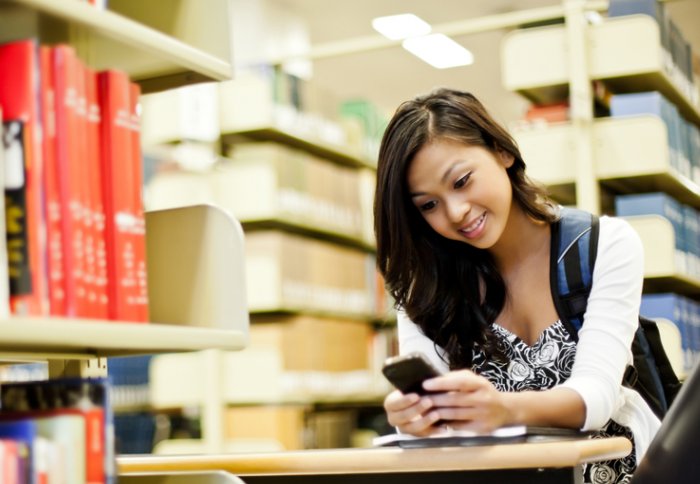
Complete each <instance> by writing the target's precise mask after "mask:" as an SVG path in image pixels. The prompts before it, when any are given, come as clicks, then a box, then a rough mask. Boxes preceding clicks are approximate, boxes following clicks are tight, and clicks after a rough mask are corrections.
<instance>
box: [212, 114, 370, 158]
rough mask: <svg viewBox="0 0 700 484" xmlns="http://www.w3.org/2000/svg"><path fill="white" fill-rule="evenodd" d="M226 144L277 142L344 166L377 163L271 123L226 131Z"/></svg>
mask: <svg viewBox="0 0 700 484" xmlns="http://www.w3.org/2000/svg"><path fill="white" fill-rule="evenodd" d="M222 138H223V140H224V142H226V143H231V142H235V140H236V139H237V138H249V139H253V140H257V141H276V142H278V143H282V144H285V145H288V146H292V147H294V148H299V149H302V150H304V151H307V152H309V153H312V154H314V155H316V156H319V157H321V158H324V159H327V160H330V161H334V162H336V163H340V164H343V165H348V166H354V167H364V168H376V166H377V163H376V161H374V160H370V159H369V158H367V157H364V156H363V155H361V154H360V153H356V152H354V151H352V150H350V149H347V148H345V147H343V146H339V145H335V144H332V143H328V142H325V141H322V140H320V139H317V138H313V137H310V136H306V135H303V134H300V133H295V132H294V131H293V127H291V126H290V127H283V126H281V125H280V124H279V123H276V122H274V121H270V123H269V124H265V125H258V126H251V127H249V128H243V129H240V130H236V131H226V132H224V133H223V135H222Z"/></svg>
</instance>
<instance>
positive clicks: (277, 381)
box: [145, 73, 389, 453]
mask: <svg viewBox="0 0 700 484" xmlns="http://www.w3.org/2000/svg"><path fill="white" fill-rule="evenodd" d="M269 80H270V79H269V78H268V77H265V76H264V75H263V76H258V75H253V74H251V73H243V74H241V77H240V78H237V79H235V80H233V81H227V82H224V83H221V84H219V86H218V88H219V89H218V93H217V99H218V101H217V103H218V104H217V106H218V109H217V110H218V111H219V123H218V124H219V129H220V131H221V137H220V139H219V143H220V144H221V145H222V146H221V152H223V153H225V154H226V158H219V159H218V160H217V162H216V163H215V164H214V165H213V166H212V167H211V168H209V169H201V170H186V169H184V170H183V169H176V168H173V169H172V170H170V171H167V170H163V171H162V172H159V173H158V175H157V176H156V177H154V179H153V180H152V183H151V184H150V185H149V186H148V196H149V200H150V201H151V202H152V203H154V204H155V205H154V206H169V205H171V204H172V205H174V204H178V203H193V202H196V201H201V200H211V201H213V202H214V203H216V204H218V205H220V206H222V207H224V208H226V209H228V210H230V212H231V213H232V214H234V215H235V217H236V218H237V219H238V220H239V221H240V222H241V224H242V225H243V228H244V230H245V231H246V274H247V284H248V287H247V289H248V295H249V297H248V308H249V311H250V313H251V320H252V323H253V324H252V328H251V344H250V346H249V347H248V348H246V350H245V351H243V352H238V353H229V352H221V353H220V354H219V355H218V356H216V357H214V356H207V355H203V354H182V355H178V354H171V355H160V356H158V357H156V358H154V359H153V361H152V364H151V382H152V383H151V385H152V403H153V406H154V407H155V408H158V409H183V408H199V409H201V408H203V407H204V406H205V405H206V404H207V402H212V401H218V402H219V405H220V407H219V408H220V410H222V411H223V412H225V418H226V417H228V415H230V413H231V411H232V410H233V411H234V412H235V411H236V410H237V409H240V408H242V407H246V408H253V407H256V408H261V409H262V408H264V409H270V408H280V409H288V408H290V407H304V408H310V409H311V410H312V411H313V409H314V406H318V405H324V406H329V407H333V408H336V407H344V406H348V405H352V406H357V407H359V406H365V407H369V406H371V407H372V408H378V407H379V406H380V404H381V401H382V399H383V397H384V396H385V395H386V393H388V391H389V387H388V384H386V382H385V381H384V380H383V378H382V377H381V374H380V373H379V369H378V368H376V367H372V368H368V363H367V361H368V360H371V361H375V360H378V358H375V357H371V358H366V357H365V356H366V355H368V352H370V350H368V346H369V345H370V342H369V340H370V338H371V334H372V332H373V331H374V328H373V324H374V323H378V322H379V321H380V319H381V317H380V316H379V315H378V314H377V311H376V310H374V308H375V306H376V305H375V303H374V301H373V298H375V297H376V296H375V295H374V285H375V284H376V282H375V281H374V279H375V277H376V275H375V272H374V259H373V255H372V254H373V250H374V246H373V230H372V228H371V224H370V223H369V221H370V220H371V210H372V202H373V200H372V199H373V196H372V191H373V188H374V168H373V167H372V165H373V163H372V162H371V161H369V159H368V157H367V156H365V155H362V154H361V153H360V151H361V148H360V147H359V146H358V144H359V143H355V144H352V145H351V144H350V143H344V142H341V140H342V139H343V136H338V132H337V130H338V127H337V125H335V126H332V127H330V129H324V128H328V125H327V124H326V120H325V119H324V118H322V117H321V116H319V115H318V114H315V113H314V114H312V113H307V112H299V111H296V109H297V108H292V107H291V106H287V105H284V104H281V103H280V102H279V101H276V100H275V97H274V95H273V90H272V89H271V84H273V83H270V82H269ZM184 94H185V93H184V92H183V95H184ZM170 95H171V93H167V94H166V95H165V96H164V95H162V94H156V95H154V96H149V97H148V98H149V99H147V102H146V103H145V107H146V108H148V106H153V107H158V106H165V107H164V109H165V110H166V111H168V112H169V113H172V114H171V115H170V116H168V118H167V119H164V120H163V121H162V122H161V121H159V120H158V119H157V118H158V117H151V119H150V120H149V121H147V122H146V123H145V124H146V125H148V126H152V127H146V131H147V132H148V133H150V134H149V135H147V142H148V143H149V144H151V146H152V149H153V150H154V152H155V151H156V150H157V149H162V147H163V144H165V145H166V147H167V149H177V147H179V146H182V145H183V144H184V143H188V142H190V143H191V142H193V141H192V139H193V138H192V137H188V133H187V130H186V129H185V128H183V127H182V125H181V124H178V123H177V122H172V121H173V120H174V119H178V118H182V117H185V115H184V112H183V111H184V110H186V109H187V107H186V106H188V105H189V102H188V101H180V100H178V99H176V98H175V96H173V97H172V98H171V97H170ZM195 95H196V94H195ZM166 97H167V98H168V100H169V101H172V102H169V101H168V100H166ZM178 102H181V103H182V104H181V105H178ZM166 104H169V105H167V106H166ZM202 105H203V106H204V105H205V103H202ZM204 111H208V110H206V109H199V108H194V109H193V112H195V113H200V112H204ZM212 111H213V110H212ZM147 117H149V115H148V111H146V113H145V118H147ZM295 121H296V122H295ZM203 122H205V121H203ZM329 124H333V123H329ZM348 141H357V140H356V139H353V140H349V139H348ZM202 142H203V145H209V143H210V141H209V140H208V139H207V140H204V139H203V140H202ZM166 159H167V158H166ZM183 196H184V200H183ZM297 325H308V326H305V328H306V330H305V332H304V331H300V330H297V329H294V330H293V329H289V328H290V327H296V326H297ZM271 326H275V327H276V328H275V329H274V330H273V329H271ZM341 326H344V328H341ZM331 327H332V328H333V329H329V328H331ZM263 328H264V329H263ZM266 331H269V333H266V334H267V336H264V337H263V336H261V334H262V333H263V332H266ZM302 333H303V334H304V336H303V338H302V337H301V334H302ZM341 333H342V334H343V335H344V336H339V335H340V334H341ZM308 335H314V337H312V338H309V336H308ZM292 340H293V341H294V343H290V342H289V341H292ZM331 346H332V347H333V348H335V350H327V349H326V348H327V347H331ZM319 347H323V350H320V349H319ZM343 347H345V349H344V348H343ZM348 348H352V349H351V350H348ZM330 353H333V355H330ZM289 355H294V356H291V357H290V356H289ZM339 355H346V357H340V356H339ZM341 359H342V360H344V361H345V363H343V364H340V363H338V360H341ZM381 359H382V360H383V358H381ZM331 360H332V361H333V362H331ZM351 361H352V363H350V362H351ZM207 365H216V366H217V368H216V372H218V374H219V375H221V376H222V380H221V381H220V382H218V383H217V382H215V381H212V382H211V383H213V384H214V385H215V388H211V387H209V386H206V385H202V384H201V382H199V381H198V380H197V375H199V374H202V373H210V372H211V371H210V370H197V371H192V370H191V369H192V368H205V367H206V368H208V366H207ZM250 368H255V369H256V370H255V372H254V373H253V372H251V371H249V369H250ZM212 371H213V370H212ZM175 381H177V382H180V383H181V382H184V381H187V382H188V383H187V384H186V385H179V384H178V385H174V384H173V382H175ZM182 388H187V389H188V390H187V391H186V392H183V391H182ZM225 418H224V419H222V420H221V422H222V423H221V426H222V427H223V426H224V422H225ZM251 418H252V417H251ZM257 418H259V419H261V420H262V419H263V418H264V417H263V416H262V415H257ZM215 432H216V433H207V432H202V438H201V439H196V440H187V441H175V440H170V441H163V442H160V443H159V444H158V445H157V447H156V449H155V452H157V453H183V452H201V451H207V452H217V451H219V452H220V451H229V450H231V449H235V448H240V447H241V446H242V445H243V443H242V442H243V441H242V440H241V439H239V438H238V437H236V438H234V439H231V438H223V439H222V438H221V433H220V431H219V430H217V431H215ZM178 440H179V439H178ZM297 440H299V439H297ZM250 445H251V446H252V448H255V444H254V443H251V444H250Z"/></svg>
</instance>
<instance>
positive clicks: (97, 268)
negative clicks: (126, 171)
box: [85, 68, 108, 319]
mask: <svg viewBox="0 0 700 484" xmlns="http://www.w3.org/2000/svg"><path fill="white" fill-rule="evenodd" d="M85 87H86V89H85V94H86V101H87V133H86V134H87V136H86V139H87V148H88V155H87V160H86V163H85V174H86V178H87V187H88V192H87V213H86V219H87V223H86V230H87V231H88V232H87V233H88V235H87V237H86V248H85V251H86V272H87V277H86V281H87V290H88V304H89V309H90V316H91V317H94V318H97V319H107V317H108V307H107V249H106V247H105V212H104V205H103V201H102V185H101V183H102V169H101V166H100V159H101V154H100V145H101V132H100V129H101V127H100V123H101V116H100V104H99V101H98V98H97V90H98V86H97V73H96V72H95V71H93V70H92V69H88V68H86V69H85Z"/></svg>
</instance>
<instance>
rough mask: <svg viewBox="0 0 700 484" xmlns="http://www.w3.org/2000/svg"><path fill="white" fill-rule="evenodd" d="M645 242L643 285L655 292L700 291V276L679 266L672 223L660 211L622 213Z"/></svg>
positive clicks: (685, 292)
mask: <svg viewBox="0 0 700 484" xmlns="http://www.w3.org/2000/svg"><path fill="white" fill-rule="evenodd" d="M625 220H627V221H628V222H629V223H630V225H632V227H633V228H634V229H635V230H636V231H637V233H638V234H639V237H640V238H641V239H642V245H643V246H644V288H645V290H646V291H648V290H654V292H678V293H681V294H687V293H697V292H698V291H700V280H698V279H697V278H695V277H693V276H691V275H689V274H688V273H687V271H686V270H685V269H684V268H683V267H680V266H681V263H679V256H678V252H677V250H676V239H675V236H674V232H673V226H672V225H671V222H669V221H668V220H667V219H665V218H664V217H661V216H659V215H644V216H634V217H625Z"/></svg>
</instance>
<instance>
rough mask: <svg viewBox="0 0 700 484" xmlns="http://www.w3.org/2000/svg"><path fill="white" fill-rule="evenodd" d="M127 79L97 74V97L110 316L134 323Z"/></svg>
mask: <svg viewBox="0 0 700 484" xmlns="http://www.w3.org/2000/svg"><path fill="white" fill-rule="evenodd" d="M130 96H131V94H130V86H129V78H128V76H127V75H126V74H125V73H123V72H120V71H116V70H109V71H104V72H100V73H99V74H98V98H99V103H100V110H101V112H102V120H103V121H102V130H101V135H102V149H101V153H102V156H101V168H102V194H103V202H104V207H105V214H106V220H105V240H106V247H107V274H108V276H107V278H108V283H107V287H108V300H109V318H110V319H113V320H119V321H138V320H139V319H138V318H139V315H138V312H137V311H136V308H135V305H134V304H130V300H129V294H130V293H131V291H132V290H133V289H132V288H133V287H135V285H136V270H135V265H134V261H135V257H136V256H135V249H134V244H133V241H132V238H131V235H130V234H131V233H132V232H133V231H134V230H135V227H136V225H137V220H136V218H135V217H134V215H133V210H132V205H133V202H132V196H131V191H130V189H129V187H132V186H133V175H132V171H133V169H132V167H131V163H130V161H129V160H130V159H131V156H132V148H131V142H132V138H131V132H130V128H129V125H130V123H131V105H130Z"/></svg>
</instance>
